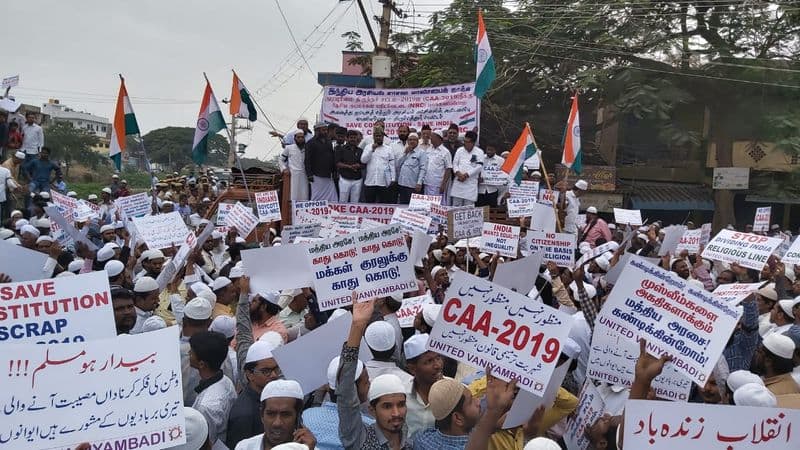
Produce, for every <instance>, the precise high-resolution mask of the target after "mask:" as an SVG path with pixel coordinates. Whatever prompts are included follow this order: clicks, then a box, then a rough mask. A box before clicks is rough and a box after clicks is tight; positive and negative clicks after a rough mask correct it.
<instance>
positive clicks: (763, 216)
mask: <svg viewBox="0 0 800 450" xmlns="http://www.w3.org/2000/svg"><path fill="white" fill-rule="evenodd" d="M771 215H772V207H771V206H765V207H763V208H756V216H755V218H753V232H754V233H766V232H767V231H769V221H770V216H771Z"/></svg>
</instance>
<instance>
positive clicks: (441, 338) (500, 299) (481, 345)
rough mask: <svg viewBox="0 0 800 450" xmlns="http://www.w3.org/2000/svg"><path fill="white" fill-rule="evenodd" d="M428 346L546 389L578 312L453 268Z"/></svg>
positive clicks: (537, 391) (520, 382)
mask: <svg viewBox="0 0 800 450" xmlns="http://www.w3.org/2000/svg"><path fill="white" fill-rule="evenodd" d="M445 298H447V300H446V301H445V302H444V304H443V305H442V310H441V312H440V313H439V317H438V318H437V319H436V324H435V325H434V327H433V330H431V333H430V338H429V339H428V344H427V349H428V350H431V351H434V352H437V353H440V354H442V355H444V356H448V357H450V358H454V359H456V360H458V361H461V362H463V363H466V364H469V365H470V366H472V367H476V368H479V369H486V368H487V366H488V367H492V368H493V370H492V372H493V375H495V376H496V377H498V378H501V379H503V380H506V381H509V380H510V379H511V378H514V379H516V380H517V383H518V386H519V387H520V389H524V390H526V391H528V392H531V393H533V394H535V395H537V396H539V397H541V396H543V395H544V391H545V388H546V387H547V384H548V382H549V381H550V376H551V375H552V373H553V370H554V369H555V367H556V364H557V363H558V357H559V355H560V354H561V342H563V341H564V340H565V339H566V338H567V336H568V334H569V329H570V326H571V324H572V317H571V316H569V315H567V314H564V313H563V312H560V311H558V310H556V309H553V308H551V307H549V306H547V305H544V304H543V303H534V302H532V301H531V299H529V298H528V297H526V296H524V295H522V294H518V293H516V292H513V291H511V290H509V289H506V288H504V287H501V286H499V285H497V284H494V283H491V282H489V281H488V280H485V279H482V278H478V277H475V276H472V275H469V274H467V273H464V272H462V271H457V272H456V273H455V274H453V277H452V283H451V284H450V287H449V288H448V289H447V293H446V295H445Z"/></svg>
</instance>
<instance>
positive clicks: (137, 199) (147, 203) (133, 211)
mask: <svg viewBox="0 0 800 450" xmlns="http://www.w3.org/2000/svg"><path fill="white" fill-rule="evenodd" d="M152 202H153V199H152V197H150V196H149V195H147V192H140V193H138V194H133V195H129V196H127V197H120V198H118V199H116V200H114V203H116V205H117V208H119V209H120V211H122V212H123V213H124V214H125V217H129V218H133V217H142V216H146V215H148V214H150V213H151V212H152V210H153V209H152Z"/></svg>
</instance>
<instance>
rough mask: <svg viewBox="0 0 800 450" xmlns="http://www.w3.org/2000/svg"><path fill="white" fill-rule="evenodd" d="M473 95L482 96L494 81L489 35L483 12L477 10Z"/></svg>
mask: <svg viewBox="0 0 800 450" xmlns="http://www.w3.org/2000/svg"><path fill="white" fill-rule="evenodd" d="M475 62H476V66H477V68H476V70H477V71H476V73H475V96H476V97H478V98H483V96H484V95H486V92H487V91H488V90H489V86H491V85H492V81H494V77H495V71H494V58H493V57H492V47H490V46H489V36H488V35H487V34H486V26H485V25H484V24H483V12H482V11H481V10H478V37H477V38H476V39H475Z"/></svg>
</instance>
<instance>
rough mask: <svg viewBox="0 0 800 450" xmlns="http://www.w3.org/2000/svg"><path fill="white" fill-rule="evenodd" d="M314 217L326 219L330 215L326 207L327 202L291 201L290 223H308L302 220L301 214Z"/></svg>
mask: <svg viewBox="0 0 800 450" xmlns="http://www.w3.org/2000/svg"><path fill="white" fill-rule="evenodd" d="M301 213H305V214H306V215H308V216H316V217H328V216H330V215H331V208H329V207H328V201H327V200H310V201H292V217H293V218H294V220H293V221H292V223H308V220H306V219H302V217H301V216H302V214H301Z"/></svg>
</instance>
